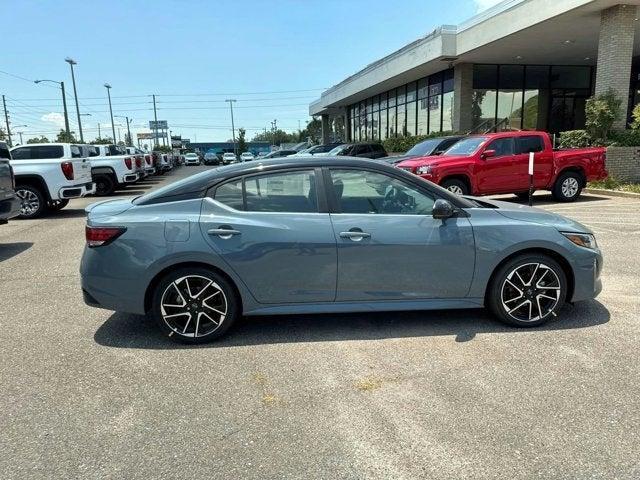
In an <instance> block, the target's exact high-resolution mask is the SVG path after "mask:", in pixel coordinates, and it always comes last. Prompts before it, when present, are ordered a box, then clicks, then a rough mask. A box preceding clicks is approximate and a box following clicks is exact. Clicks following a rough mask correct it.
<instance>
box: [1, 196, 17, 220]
mask: <svg viewBox="0 0 640 480" xmlns="http://www.w3.org/2000/svg"><path fill="white" fill-rule="evenodd" d="M18 215H20V199H19V198H18V197H16V196H15V195H14V196H13V197H10V198H5V199H4V200H0V224H1V223H7V220H10V219H12V218H15V217H17V216H18Z"/></svg>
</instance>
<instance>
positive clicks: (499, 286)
mask: <svg viewBox="0 0 640 480" xmlns="http://www.w3.org/2000/svg"><path fill="white" fill-rule="evenodd" d="M535 265H538V267H537V270H535V271H536V273H535V275H536V280H534V281H533V282H531V276H529V278H527V272H530V273H532V272H533V271H534V269H535V268H536V267H535ZM516 270H517V273H518V274H520V277H521V278H522V280H524V281H526V282H529V283H532V285H531V286H530V288H527V287H524V288H522V289H520V290H521V296H518V293H517V290H518V289H517V288H515V287H518V286H522V282H521V281H520V280H518V278H517V276H516V275H515V273H513V272H515V271H516ZM545 270H549V271H551V272H553V273H554V274H555V277H554V275H553V274H552V273H549V271H547V272H545ZM536 286H540V287H543V288H535V287H536ZM556 286H557V287H559V288H555V287H556ZM544 287H546V288H544ZM529 290H531V291H533V293H531V292H530V291H529ZM503 294H504V297H503ZM539 294H543V295H547V296H549V297H554V298H544V297H541V298H540V299H539V300H540V304H539V305H540V306H539V307H538V302H537V300H538V298H537V296H538V295H539ZM566 296H567V277H566V275H565V273H564V270H562V267H561V266H560V265H559V264H558V262H556V261H555V260H554V259H553V258H551V257H549V256H547V255H543V254H524V255H519V256H516V257H514V258H512V259H510V260H509V261H507V262H506V263H505V264H504V265H502V266H501V267H500V268H499V269H498V270H497V271H496V272H495V273H494V275H493V276H492V279H491V283H490V285H489V287H488V289H487V296H486V305H487V307H488V308H489V310H490V311H491V312H492V313H493V314H494V315H495V316H496V317H498V319H499V320H501V321H502V322H504V323H508V324H510V325H515V326H518V327H537V326H538V325H542V324H543V323H546V322H547V321H549V320H550V319H551V318H552V317H555V316H556V315H557V312H558V311H559V310H560V308H562V306H563V305H564V302H565V300H566ZM505 299H506V300H505ZM527 301H528V302H530V303H529V304H527V303H526V302H527ZM522 303H524V304H523V305H522V306H521V307H520V308H519V309H516V307H517V306H518V305H520V304H522ZM529 305H530V306H531V309H532V310H528V309H529ZM508 309H510V310H511V312H509V310H508ZM540 310H542V312H541V313H543V315H540V314H539V313H538V314H536V311H537V312H540ZM527 315H528V316H529V318H530V320H527V319H526V318H523V317H526V316H527ZM536 317H539V318H536Z"/></svg>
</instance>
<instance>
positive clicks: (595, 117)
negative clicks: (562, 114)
mask: <svg viewBox="0 0 640 480" xmlns="http://www.w3.org/2000/svg"><path fill="white" fill-rule="evenodd" d="M621 103H622V102H621V101H620V99H619V98H618V97H617V96H616V94H615V92H614V91H613V90H612V89H609V90H608V91H607V92H606V93H602V94H600V95H596V96H595V97H591V98H589V99H587V103H586V104H585V107H584V113H585V117H586V121H585V126H586V129H587V131H588V132H589V135H591V137H592V138H594V139H600V140H601V141H602V142H606V141H607V136H608V135H609V132H610V130H611V127H612V126H613V122H615V121H616V120H617V119H618V118H619V117H620V104H621Z"/></svg>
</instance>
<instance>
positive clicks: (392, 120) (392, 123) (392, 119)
mask: <svg viewBox="0 0 640 480" xmlns="http://www.w3.org/2000/svg"><path fill="white" fill-rule="evenodd" d="M387 127H388V129H389V133H388V137H389V138H393V137H395V136H396V107H391V108H389V123H388V125H387Z"/></svg>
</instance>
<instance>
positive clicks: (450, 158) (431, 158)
mask: <svg viewBox="0 0 640 480" xmlns="http://www.w3.org/2000/svg"><path fill="white" fill-rule="evenodd" d="M468 159H469V157H467V156H464V155H447V156H445V155H428V156H425V157H409V158H407V160H403V161H401V162H400V163H397V164H396V166H398V167H412V168H415V167H422V166H424V165H432V166H436V165H439V164H443V163H449V162H455V161H457V160H468Z"/></svg>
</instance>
